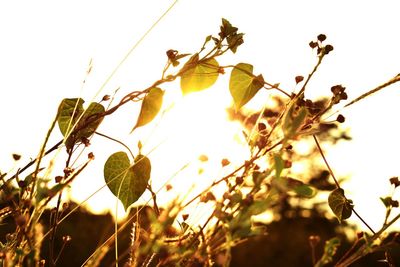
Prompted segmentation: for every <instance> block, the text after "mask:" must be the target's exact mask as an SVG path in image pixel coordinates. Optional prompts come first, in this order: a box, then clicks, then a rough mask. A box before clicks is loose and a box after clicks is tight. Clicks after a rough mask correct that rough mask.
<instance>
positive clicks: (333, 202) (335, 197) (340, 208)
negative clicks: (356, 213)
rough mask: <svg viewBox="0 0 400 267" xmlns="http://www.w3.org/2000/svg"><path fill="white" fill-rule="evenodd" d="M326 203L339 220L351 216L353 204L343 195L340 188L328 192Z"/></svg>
mask: <svg viewBox="0 0 400 267" xmlns="http://www.w3.org/2000/svg"><path fill="white" fill-rule="evenodd" d="M328 204H329V207H330V208H331V210H332V211H333V213H334V214H335V215H336V217H337V218H338V220H339V222H342V221H343V220H346V219H348V218H349V217H350V216H351V213H352V208H353V204H352V201H351V200H349V199H347V198H346V197H345V195H344V191H343V189H342V188H337V189H335V190H333V191H332V192H331V193H330V194H329V197H328Z"/></svg>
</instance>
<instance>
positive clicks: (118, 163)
mask: <svg viewBox="0 0 400 267" xmlns="http://www.w3.org/2000/svg"><path fill="white" fill-rule="evenodd" d="M150 173H151V164H150V160H149V159H148V158H147V157H145V156H143V155H139V156H137V157H136V158H135V164H134V165H133V166H131V164H130V161H129V158H128V155H127V154H126V153H125V152H116V153H114V154H112V155H111V156H110V157H109V158H108V159H107V161H106V163H105V164H104V179H105V181H106V183H107V186H108V188H109V189H110V191H111V192H112V193H113V194H114V195H115V196H116V197H117V198H118V199H119V200H120V201H121V202H122V204H123V205H124V208H125V210H127V209H128V208H129V206H130V205H132V204H133V203H135V202H136V201H137V200H138V199H139V198H140V196H141V195H142V194H143V193H144V191H145V190H146V188H147V183H148V181H149V179H150Z"/></svg>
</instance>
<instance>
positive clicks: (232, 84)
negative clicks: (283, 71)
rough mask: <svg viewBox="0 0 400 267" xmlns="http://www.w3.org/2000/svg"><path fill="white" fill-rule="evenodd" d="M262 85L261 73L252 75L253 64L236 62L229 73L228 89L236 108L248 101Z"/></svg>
mask: <svg viewBox="0 0 400 267" xmlns="http://www.w3.org/2000/svg"><path fill="white" fill-rule="evenodd" d="M263 86H264V78H263V76H262V75H258V76H256V77H255V76H254V75H253V65H250V64H247V63H239V64H237V65H236V66H235V67H234V68H233V70H232V73H231V77H230V80H229V91H230V92H231V95H232V98H233V101H234V103H235V107H236V109H240V108H241V107H242V106H243V105H245V104H246V103H247V102H249V101H250V100H251V99H252V98H253V97H254V96H255V95H256V93H257V92H258V91H259V90H260V89H261V88H262V87H263Z"/></svg>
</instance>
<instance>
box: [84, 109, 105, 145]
mask: <svg viewBox="0 0 400 267" xmlns="http://www.w3.org/2000/svg"><path fill="white" fill-rule="evenodd" d="M104 111H105V109H104V107H103V105H101V104H99V103H96V102H92V103H90V105H89V107H88V108H87V109H86V110H85V113H84V115H83V117H82V119H81V120H80V123H78V127H81V126H82V124H83V123H86V120H92V119H93V121H92V122H90V123H89V124H88V125H84V127H83V128H82V129H81V130H79V132H78V139H80V138H81V137H85V138H89V137H90V136H92V134H94V132H95V131H96V129H97V127H99V125H100V123H101V122H102V120H103V117H99V118H97V119H95V116H96V115H97V114H101V113H103V112H104Z"/></svg>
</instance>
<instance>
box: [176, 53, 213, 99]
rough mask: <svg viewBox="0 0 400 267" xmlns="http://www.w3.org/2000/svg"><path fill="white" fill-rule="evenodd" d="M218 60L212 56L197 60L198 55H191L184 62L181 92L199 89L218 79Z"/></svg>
mask: <svg viewBox="0 0 400 267" xmlns="http://www.w3.org/2000/svg"><path fill="white" fill-rule="evenodd" d="M218 68H219V65H218V62H217V61H216V60H215V59H214V58H210V59H208V60H205V61H201V62H199V55H198V54H195V55H193V56H192V57H191V58H190V59H189V61H188V62H187V63H186V64H185V66H184V67H183V69H184V70H185V69H186V71H184V72H183V74H182V75H181V90H182V93H183V94H188V93H192V92H197V91H201V90H204V89H207V88H209V87H210V86H212V85H213V84H214V83H215V82H216V81H217V79H218V74H219V73H218Z"/></svg>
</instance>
